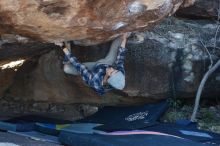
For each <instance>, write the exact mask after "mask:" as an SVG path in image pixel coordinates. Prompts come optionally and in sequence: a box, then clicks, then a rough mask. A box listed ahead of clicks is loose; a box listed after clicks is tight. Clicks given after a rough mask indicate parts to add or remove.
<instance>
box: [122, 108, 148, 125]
mask: <svg viewBox="0 0 220 146" xmlns="http://www.w3.org/2000/svg"><path fill="white" fill-rule="evenodd" d="M148 113H149V112H148V111H145V112H138V113H134V114H132V115H129V116H128V117H126V118H125V120H126V121H129V122H132V121H136V120H143V119H144V118H146V117H147V115H148Z"/></svg>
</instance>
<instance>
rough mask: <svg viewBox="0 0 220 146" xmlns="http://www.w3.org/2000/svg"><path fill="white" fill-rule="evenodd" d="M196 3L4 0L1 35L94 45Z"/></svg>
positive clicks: (191, 0) (0, 11)
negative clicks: (10, 34) (181, 7)
mask: <svg viewBox="0 0 220 146" xmlns="http://www.w3.org/2000/svg"><path fill="white" fill-rule="evenodd" d="M194 1H195V0H185V1H184V0H111V1H107V0H93V1H91V0H19V1H18V0H0V34H5V33H12V34H19V35H22V36H26V37H30V38H32V39H35V40H40V41H45V42H55V41H63V40H75V41H76V43H78V44H82V45H92V44H97V43H101V42H105V41H107V40H112V39H113V38H115V37H116V36H117V35H119V34H120V33H123V32H129V31H136V30H143V29H146V28H149V27H151V26H154V25H155V24H156V23H158V21H160V20H161V19H162V18H164V17H165V16H167V15H169V14H173V13H174V12H175V11H176V10H177V9H178V8H179V7H180V6H181V5H182V6H189V5H191V4H193V3H194Z"/></svg>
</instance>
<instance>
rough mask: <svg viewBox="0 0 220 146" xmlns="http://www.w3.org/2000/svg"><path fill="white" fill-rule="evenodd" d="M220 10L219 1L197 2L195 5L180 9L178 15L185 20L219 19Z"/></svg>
mask: <svg viewBox="0 0 220 146" xmlns="http://www.w3.org/2000/svg"><path fill="white" fill-rule="evenodd" d="M219 9H220V1H219V0H197V1H196V2H195V4H194V5H192V6H190V7H187V8H182V9H179V10H178V11H177V13H176V15H177V16H180V17H185V18H194V19H195V18H206V19H207V18H209V19H210V18H211V19H217V18H218V17H220V16H218V15H220V12H219Z"/></svg>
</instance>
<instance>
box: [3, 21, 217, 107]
mask: <svg viewBox="0 0 220 146" xmlns="http://www.w3.org/2000/svg"><path fill="white" fill-rule="evenodd" d="M217 29H218V25H217V24H216V23H214V22H211V21H208V20H204V21H200V20H196V21H188V20H178V19H176V18H169V19H167V20H165V21H164V22H163V23H162V24H161V25H158V26H157V27H155V28H154V29H152V30H151V31H146V32H140V33H135V34H133V35H132V36H131V37H130V38H129V40H128V43H127V48H128V52H127V56H126V62H125V69H126V87H125V89H124V90H123V92H118V91H111V92H109V93H107V94H105V95H104V96H99V95H98V94H96V93H95V92H94V91H93V90H92V89H90V88H89V87H87V86H85V84H84V83H83V81H82V79H81V77H80V76H71V75H66V74H64V72H63V70H62V54H61V50H53V51H51V52H49V53H47V54H45V55H42V56H41V57H40V58H39V60H38V61H37V62H35V63H28V62H27V64H25V65H24V66H23V67H22V69H21V70H20V71H18V74H17V76H16V78H15V80H16V81H15V82H14V84H13V86H12V87H11V88H10V89H9V90H8V91H7V94H5V98H6V99H13V100H15V101H41V102H47V101H50V102H51V101H53V102H60V103H86V104H98V105H125V104H137V103H144V102H149V100H152V99H164V98H168V97H175V98H188V97H189V98H190V97H191V98H193V97H195V93H196V91H197V88H198V85H199V83H200V81H201V78H202V76H203V74H204V73H205V71H206V70H207V69H208V66H209V63H210V61H209V55H208V54H207V52H206V48H207V49H208V50H209V51H210V53H211V54H212V56H211V57H212V58H213V61H214V62H215V61H216V60H217V59H218V57H219V55H220V50H219V46H220V36H219V35H216V30H217ZM215 36H216V37H215ZM109 44H110V43H107V44H103V45H99V46H93V47H80V46H74V47H73V52H74V53H75V54H76V56H77V57H78V58H79V60H81V61H95V60H97V59H100V58H102V57H104V56H105V55H106V53H107V52H108V48H109ZM214 44H215V45H214ZM214 46H216V47H214ZM82 50H83V51H82ZM219 87H220V82H219V70H218V71H217V72H216V73H215V74H213V75H212V76H211V78H209V80H208V82H207V85H206V87H205V89H204V94H203V97H218V95H219V92H220V91H219Z"/></svg>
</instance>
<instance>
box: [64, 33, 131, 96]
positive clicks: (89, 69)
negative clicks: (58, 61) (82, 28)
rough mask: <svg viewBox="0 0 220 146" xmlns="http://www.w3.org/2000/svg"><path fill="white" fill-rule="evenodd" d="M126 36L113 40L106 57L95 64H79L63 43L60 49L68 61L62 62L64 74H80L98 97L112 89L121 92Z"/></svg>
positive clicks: (123, 82) (123, 85)
mask: <svg viewBox="0 0 220 146" xmlns="http://www.w3.org/2000/svg"><path fill="white" fill-rule="evenodd" d="M128 36H129V33H126V34H123V35H122V36H121V37H118V38H117V39H115V40H114V41H113V43H112V45H111V48H110V51H109V52H108V54H107V56H106V57H105V58H103V59H100V60H98V61H96V62H86V63H80V62H79V61H78V60H77V58H76V57H75V56H74V55H73V54H72V53H71V51H70V50H71V49H70V48H71V47H70V44H69V43H64V44H65V45H63V46H62V49H63V52H64V53H65V56H66V58H67V59H68V61H66V62H64V68H63V69H64V72H65V73H67V74H71V75H78V74H80V75H81V76H82V79H83V81H84V82H85V83H86V84H87V85H88V86H90V87H91V88H93V89H94V90H95V91H96V92H97V93H98V94H100V95H103V94H104V93H106V92H107V91H110V90H112V89H113V88H114V89H118V90H122V89H123V88H124V87H125V70H124V60H125V52H126V48H125V45H126V42H127V37H128Z"/></svg>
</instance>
